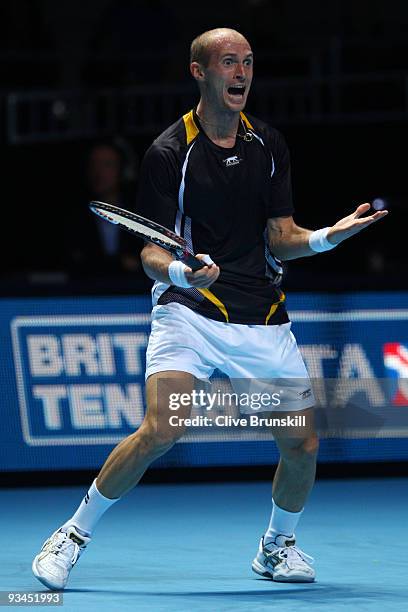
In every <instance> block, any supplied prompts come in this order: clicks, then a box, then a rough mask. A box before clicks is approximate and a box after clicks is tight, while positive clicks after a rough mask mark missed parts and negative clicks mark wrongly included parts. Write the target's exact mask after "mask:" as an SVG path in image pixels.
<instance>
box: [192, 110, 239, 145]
mask: <svg viewBox="0 0 408 612" xmlns="http://www.w3.org/2000/svg"><path fill="white" fill-rule="evenodd" d="M196 113H197V116H198V118H199V119H200V122H201V124H202V127H203V129H204V131H205V133H206V134H207V136H208V138H209V139H210V140H212V141H213V142H214V143H215V144H217V145H219V146H221V147H233V146H234V145H235V140H236V136H237V131H238V125H239V118H240V115H239V112H236V113H234V112H231V111H225V112H220V111H218V110H214V109H213V108H211V107H210V106H208V105H206V104H205V103H204V102H203V100H202V99H201V100H200V102H199V103H198V106H197V110H196Z"/></svg>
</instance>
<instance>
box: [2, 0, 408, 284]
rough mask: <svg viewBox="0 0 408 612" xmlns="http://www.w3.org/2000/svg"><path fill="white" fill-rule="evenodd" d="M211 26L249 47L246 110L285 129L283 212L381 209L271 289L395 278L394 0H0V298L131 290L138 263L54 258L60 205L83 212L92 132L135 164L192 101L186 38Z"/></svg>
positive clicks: (399, 54)
mask: <svg viewBox="0 0 408 612" xmlns="http://www.w3.org/2000/svg"><path fill="white" fill-rule="evenodd" d="M219 26H228V27H233V28H236V29H238V30H239V31H241V32H242V33H243V34H244V35H246V36H247V38H248V39H249V41H250V43H251V45H252V47H253V50H254V52H255V81H254V86H253V91H252V92H251V94H250V97H249V102H248V107H247V110H248V112H250V113H251V112H252V113H253V114H255V115H258V116H259V117H260V118H262V119H264V120H267V121H268V122H269V123H270V124H272V125H274V126H275V127H278V128H279V129H280V130H281V131H282V132H283V134H284V135H285V137H286V140H287V142H288V144H289V147H290V151H291V156H292V171H293V183H294V194H295V206H296V210H297V213H296V217H295V218H296V221H297V222H298V223H299V224H301V225H304V226H306V227H310V228H315V229H316V228H318V227H324V226H326V225H331V224H333V223H334V222H335V221H336V220H337V219H338V218H340V217H342V216H344V215H345V214H349V213H350V212H351V211H352V210H353V209H354V207H355V206H356V205H357V204H359V203H361V202H365V201H372V200H373V199H374V198H378V197H381V198H385V199H386V201H387V205H388V206H389V209H390V211H391V214H390V215H389V216H388V218H386V219H385V220H384V221H382V222H381V223H380V224H378V225H375V226H374V227H372V228H370V229H369V230H367V231H366V232H365V233H364V234H361V235H359V236H358V237H355V238H353V239H351V240H350V241H349V242H347V243H346V244H344V245H342V246H341V247H340V248H339V249H336V250H335V251H332V252H330V253H327V254H325V255H322V256H319V257H313V258H309V259H304V260H300V261H297V262H292V263H291V265H290V269H289V271H288V273H287V278H286V287H287V289H289V290H297V289H299V290H308V289H311V290H317V289H319V290H329V291H341V290H355V289H363V290H364V289H367V290H370V289H371V290H376V291H377V290H381V289H383V288H384V289H404V288H406V282H405V278H406V274H405V242H406V238H405V236H406V226H405V221H406V208H407V198H408V195H407V183H406V180H405V177H406V171H405V168H406V154H405V150H406V142H407V136H408V129H407V116H408V114H407V113H408V87H407V77H408V42H407V41H408V36H407V35H408V5H407V3H406V2H404V1H402V0H401V1H398V0H390V1H388V2H385V1H383V0H376V1H375V0H371V1H370V2H368V1H365V0H357V1H354V2H352V1H349V0H331V1H329V2H327V1H326V2H324V1H323V0H322V1H317V0H314V1H311V2H308V3H304V2H302V1H301V0H276V1H274V2H270V1H266V0H247V1H242V0H241V1H239V0H236V1H235V2H230V1H224V2H206V3H199V4H196V5H193V4H186V3H184V2H169V1H165V0H157V1H149V2H148V1H140V2H137V1H135V0H115V1H113V0H98V1H96V0H82V1H81V2H77V1H74V2H72V1H70V2H67V1H65V0H58V2H55V0H3V1H2V2H1V4H0V34H1V35H0V57H1V62H0V75H1V80H0V82H1V90H0V96H1V105H0V113H1V125H2V128H1V136H2V138H1V143H2V144H1V149H2V159H3V162H2V170H3V172H2V185H3V196H4V197H3V199H2V206H3V213H4V214H3V227H2V240H1V245H0V253H1V274H2V284H1V286H2V289H1V291H2V294H3V295H47V294H49V295H55V294H61V293H63V294H64V293H65V294H70V293H71V294H72V293H74V294H80V293H92V292H94V293H101V292H103V293H105V294H106V293H122V292H123V293H129V291H135V292H136V291H146V288H147V287H148V281H146V280H145V279H144V276H143V273H142V272H139V273H134V274H131V273H126V274H124V273H123V274H122V273H120V274H119V273H114V272H107V271H106V270H105V269H104V267H103V265H102V263H101V264H100V265H98V262H96V263H95V266H94V268H93V269H92V270H91V271H89V270H87V271H84V270H78V269H76V270H72V269H71V268H70V265H69V262H68V261H67V245H69V243H70V241H71V240H72V239H73V237H74V234H75V227H73V225H72V222H71V221H70V217H73V218H75V219H80V218H81V215H87V214H89V213H87V211H86V209H85V200H86V198H85V187H84V174H85V165H86V158H87V154H88V151H89V148H90V145H91V144H92V142H93V141H94V140H95V139H96V138H98V137H100V136H114V135H121V136H123V137H125V138H126V139H127V141H128V143H129V144H130V145H131V146H132V147H133V150H134V153H135V155H134V159H135V160H136V161H134V162H133V163H134V165H135V168H136V170H137V165H138V163H140V159H141V158H142V156H143V153H144V151H145V150H146V148H147V147H148V146H149V144H150V143H151V141H152V140H153V138H154V137H155V136H156V135H158V134H159V133H160V132H161V131H162V130H163V129H164V128H165V127H167V126H168V125H169V124H170V123H172V122H173V121H175V120H177V119H178V118H179V116H180V115H181V114H183V113H184V112H186V111H187V110H189V108H191V106H192V105H193V104H194V103H195V102H196V101H197V94H196V90H195V84H194V83H193V82H192V79H191V77H190V75H189V70H188V55H189V44H190V42H191V40H192V39H193V38H194V37H195V36H196V35H198V34H199V33H201V32H202V31H204V30H206V29H210V28H212V27H219ZM136 175H137V171H136ZM136 182H137V181H135V182H134V184H133V185H132V189H133V190H134V189H135V188H136ZM132 193H133V192H132ZM135 248H136V246H135ZM90 281H91V282H90Z"/></svg>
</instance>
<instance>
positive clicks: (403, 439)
mask: <svg viewBox="0 0 408 612" xmlns="http://www.w3.org/2000/svg"><path fill="white" fill-rule="evenodd" d="M150 308H151V303H150V297H147V296H137V297H109V298H104V297H97V298H75V299H74V298H72V299H68V298H53V299H49V298H47V299H13V300H12V299H3V300H1V301H0V333H1V338H2V360H1V367H0V382H1V389H2V392H1V395H0V405H1V413H2V427H1V431H0V442H1V446H0V449H1V450H0V467H1V469H2V470H4V471H18V470H58V469H97V468H99V467H100V465H101V464H102V463H103V461H104V460H105V458H106V456H107V454H108V453H109V451H110V450H111V449H112V448H113V446H115V444H117V443H118V442H119V441H120V440H122V439H123V438H124V437H125V436H127V435H129V434H130V433H132V432H134V431H135V430H136V429H137V428H138V427H139V426H140V424H141V422H142V420H143V416H144V411H145V398H144V369H145V350H146V344H147V341H148V336H149V330H150ZM288 309H289V312H290V316H291V320H292V331H293V332H294V333H295V336H296V338H297V341H298V344H299V346H300V349H301V351H302V354H303V357H304V359H305V362H306V364H307V367H308V370H309V373H310V375H311V377H312V379H317V380H321V379H330V380H345V379H346V380H352V381H353V386H352V393H353V396H355V397H364V402H366V404H367V403H368V404H369V405H370V406H371V407H373V408H374V410H375V409H378V411H380V413H381V419H382V420H381V428H380V427H377V428H375V427H374V428H373V427H371V429H370V428H368V429H366V430H364V428H362V429H360V430H356V431H353V432H352V433H350V432H349V434H346V435H341V436H340V437H335V436H327V437H325V438H324V439H323V440H322V444H321V450H320V461H324V462H330V461H350V462H352V461H380V460H387V461H401V460H407V459H408V444H407V440H408V427H401V426H400V427H398V428H397V429H396V428H395V427H394V428H393V427H392V426H391V425H390V426H388V425H387V415H394V414H398V415H404V417H406V416H407V415H408V389H407V379H408V377H407V374H408V327H407V323H408V292H407V293H366V294H340V295H332V294H330V295H328V294H313V295H311V294H292V295H290V296H289V298H288ZM384 380H388V381H389V385H388V386H387V388H386V389H385V387H384V384H383V381H384ZM317 399H318V401H324V400H322V399H321V398H317ZM346 399H349V398H346ZM362 401H363V400H362ZM384 415H385V416H384ZM276 459H277V451H276V448H275V445H274V444H273V443H272V442H270V440H269V439H266V438H265V436H263V435H262V434H260V433H259V432H253V433H251V432H249V431H248V432H245V435H244V434H242V433H241V434H239V435H238V434H237V433H236V432H235V433H234V432H232V431H221V432H217V433H216V434H214V432H207V431H205V430H203V429H202V430H197V431H195V432H194V433H193V434H192V435H188V436H186V437H185V438H184V439H182V440H181V441H180V442H179V443H177V444H176V445H175V446H174V447H173V449H171V451H169V453H167V454H166V455H165V456H164V457H162V458H160V459H159V460H158V461H156V463H155V466H156V467H171V466H194V465H238V464H241V465H242V464H244V465H245V464H248V465H249V464H254V465H256V464H258V465H259V464H268V463H272V462H275V461H276Z"/></svg>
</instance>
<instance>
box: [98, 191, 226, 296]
mask: <svg viewBox="0 0 408 612" xmlns="http://www.w3.org/2000/svg"><path fill="white" fill-rule="evenodd" d="M89 207H90V209H91V211H92V212H94V213H95V214H96V215H98V216H99V217H101V218H102V219H104V220H105V221H108V222H109V223H113V224H114V225H118V226H119V227H120V228H122V229H124V230H126V231H127V232H129V233H131V234H133V235H134V236H138V237H139V238H142V239H143V240H146V241H147V242H150V243H152V244H156V245H157V246H159V247H161V248H162V249H165V250H166V251H168V252H169V253H171V254H172V255H174V257H175V258H176V259H177V261H174V262H172V263H171V264H170V266H169V276H170V279H171V280H172V282H173V281H174V284H177V285H178V286H180V287H183V286H184V287H197V288H205V287H209V286H210V285H211V284H212V283H213V282H214V281H216V280H217V278H218V276H219V273H220V270H219V268H218V266H216V265H215V264H214V262H213V261H212V260H211V258H210V257H209V255H200V254H199V255H194V254H193V253H191V251H190V250H189V248H188V246H187V242H186V240H185V239H184V238H182V237H181V236H178V235H177V234H175V233H174V232H172V231H171V230H169V229H167V228H166V227H163V226H162V225H159V224H158V223H155V222H154V221H150V219H146V218H145V217H141V216H140V215H137V214H136V213H133V212H130V211H128V210H125V209H123V208H118V207H117V206H113V205H112V204H106V203H105V202H97V201H92V202H90V204H89ZM183 264H184V265H183ZM177 281H178V282H177Z"/></svg>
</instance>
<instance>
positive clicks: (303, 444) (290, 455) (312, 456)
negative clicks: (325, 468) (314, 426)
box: [279, 433, 319, 463]
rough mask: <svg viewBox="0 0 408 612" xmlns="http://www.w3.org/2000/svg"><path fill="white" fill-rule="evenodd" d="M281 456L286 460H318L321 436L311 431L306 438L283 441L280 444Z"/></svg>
mask: <svg viewBox="0 0 408 612" xmlns="http://www.w3.org/2000/svg"><path fill="white" fill-rule="evenodd" d="M279 450H280V454H281V457H282V458H283V459H284V460H286V461H291V462H296V463H299V462H300V463H311V462H315V461H316V457H317V453H318V451H319V438H318V436H317V434H316V433H311V434H310V435H308V436H307V437H306V438H299V439H298V440H291V441H290V443H288V442H286V443H285V442H283V443H281V444H280V445H279Z"/></svg>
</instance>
